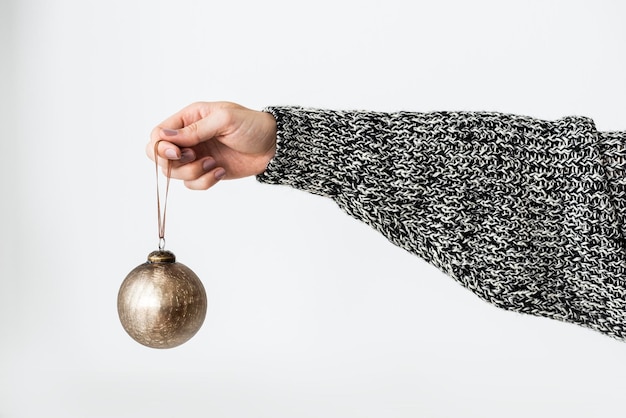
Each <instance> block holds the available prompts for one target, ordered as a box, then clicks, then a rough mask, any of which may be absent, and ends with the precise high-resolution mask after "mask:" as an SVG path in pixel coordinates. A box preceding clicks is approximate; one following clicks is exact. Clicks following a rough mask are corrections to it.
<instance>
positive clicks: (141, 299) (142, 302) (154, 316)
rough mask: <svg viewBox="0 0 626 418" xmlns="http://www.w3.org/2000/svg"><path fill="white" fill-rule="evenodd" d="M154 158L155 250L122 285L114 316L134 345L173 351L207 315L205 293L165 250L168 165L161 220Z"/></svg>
mask: <svg viewBox="0 0 626 418" xmlns="http://www.w3.org/2000/svg"><path fill="white" fill-rule="evenodd" d="M158 144H159V143H158V142H157V143H156V144H155V146H154V156H155V161H156V162H157V164H156V172H157V211H158V227H159V249H158V251H153V252H151V253H150V254H149V255H148V260H147V262H145V263H144V264H141V265H139V266H137V267H136V268H134V269H133V270H132V271H131V272H130V273H128V276H126V278H125V279H124V281H123V282H122V285H121V286H120V290H119V293H118V296H117V312H118V315H119V318H120V321H121V323H122V326H123V327H124V329H125V330H126V332H127V333H128V335H130V336H131V337H132V338H133V339H134V340H135V341H137V342H138V343H140V344H143V345H145V346H148V347H152V348H173V347H176V346H178V345H181V344H183V343H185V342H186V341H188V340H189V339H190V338H191V337H193V336H194V335H195V334H196V332H198V330H199V329H200V327H201V326H202V323H203V322H204V318H205V316H206V311H207V298H206V292H205V290H204V286H203V285H202V282H201V281H200V279H199V278H198V276H196V274H195V273H194V272H193V271H192V270H191V269H190V268H189V267H187V266H185V265H184V264H181V263H178V262H177V261H176V256H175V255H174V254H173V253H172V252H170V251H166V250H165V248H164V247H165V213H166V209H167V195H168V192H169V181H170V173H171V164H170V163H169V161H168V170H167V185H166V189H165V200H164V205H163V216H161V199H160V196H159V168H158V155H157V146H158Z"/></svg>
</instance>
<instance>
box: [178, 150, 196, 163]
mask: <svg viewBox="0 0 626 418" xmlns="http://www.w3.org/2000/svg"><path fill="white" fill-rule="evenodd" d="M194 158H195V154H194V152H193V151H192V150H190V149H184V150H182V151H181V153H180V160H178V162H180V163H188V162H190V161H193V159H194Z"/></svg>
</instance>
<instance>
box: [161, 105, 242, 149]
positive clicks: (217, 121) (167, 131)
mask: <svg viewBox="0 0 626 418" xmlns="http://www.w3.org/2000/svg"><path fill="white" fill-rule="evenodd" d="M231 114H232V113H231V112H229V111H228V110H225V109H214V110H213V111H212V112H210V113H209V114H208V115H207V116H206V117H204V118H202V119H200V120H197V121H195V122H192V123H190V124H188V125H185V126H184V127H180V128H171V127H169V126H167V125H162V126H161V127H160V130H159V132H158V134H159V138H160V139H162V140H164V141H167V142H169V143H171V144H175V145H177V146H179V147H193V146H195V145H198V144H200V143H201V142H204V141H207V140H210V139H212V138H214V137H216V136H218V135H219V134H220V133H221V132H223V131H224V130H225V129H226V128H227V127H228V126H229V125H230V123H231V122H232V117H231Z"/></svg>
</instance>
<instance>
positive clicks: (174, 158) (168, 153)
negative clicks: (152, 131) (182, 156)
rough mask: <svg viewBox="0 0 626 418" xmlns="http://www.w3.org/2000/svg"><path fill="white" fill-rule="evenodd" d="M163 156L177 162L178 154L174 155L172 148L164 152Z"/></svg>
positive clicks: (174, 151)
mask: <svg viewBox="0 0 626 418" xmlns="http://www.w3.org/2000/svg"><path fill="white" fill-rule="evenodd" d="M165 156H166V157H167V158H169V159H170V160H178V154H177V153H176V150H173V149H172V148H168V149H166V150H165Z"/></svg>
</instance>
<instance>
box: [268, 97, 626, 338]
mask: <svg viewBox="0 0 626 418" xmlns="http://www.w3.org/2000/svg"><path fill="white" fill-rule="evenodd" d="M266 110H267V111H268V112H271V113H272V114H273V115H274V117H275V118H276V121H277V128H278V130H277V151H276V155H275V157H274V158H273V159H272V161H270V163H269V165H268V167H267V169H266V171H265V172H264V173H262V174H260V175H259V176H258V177H257V178H258V180H259V181H261V182H264V183H271V184H284V185H289V186H291V187H295V188H297V189H301V190H305V191H308V192H311V193H314V194H318V195H322V196H327V197H329V198H331V199H333V200H334V201H335V202H336V203H337V204H338V205H339V207H341V208H342V209H343V210H344V211H346V212H347V213H348V214H350V215H351V216H353V217H355V218H357V219H359V220H361V221H363V222H365V223H367V224H369V225H371V226H372V227H373V228H375V229H376V230H378V231H379V232H381V233H382V234H383V235H385V236H386V237H387V238H388V239H389V240H390V241H391V242H393V243H394V244H396V245H398V246H400V247H401V248H404V249H405V250H407V251H409V252H411V253H413V254H415V255H417V256H419V257H421V258H423V259H424V260H426V261H427V262H429V263H431V264H433V265H435V266H437V267H438V268H439V269H440V270H442V271H443V272H445V273H446V274H448V275H449V276H451V277H453V278H454V279H455V280H457V281H458V282H459V283H461V284H462V285H463V286H465V287H466V288H468V289H469V290H471V291H472V292H473V293H475V294H476V295H478V296H479V297H480V298H482V299H484V300H487V301H488V302H490V303H492V304H494V305H496V306H499V307H501V308H504V309H508V310H513V311H516V312H521V313H527V314H532V315H537V316H543V317H548V318H553V319H558V320H562V321H567V322H571V323H576V324H579V325H582V326H585V327H589V328H592V329H595V330H598V331H600V332H603V333H605V334H608V335H611V336H613V337H616V338H620V339H624V338H626V283H625V281H626V274H625V273H626V262H625V260H626V258H625V257H624V256H625V253H624V252H625V245H624V237H623V231H622V229H623V228H622V224H621V222H622V217H623V214H624V213H625V212H626V211H625V210H624V203H623V202H624V200H625V199H626V193H625V191H626V189H625V188H624V185H623V184H621V185H620V184H619V182H618V181H616V180H617V179H618V178H619V179H621V178H624V176H621V174H624V172H623V170H622V172H621V173H620V172H619V171H620V169H621V168H622V167H623V166H625V162H624V161H626V158H625V157H626V152H624V151H623V149H624V145H623V144H624V143H626V134H624V133H599V132H597V131H596V129H595V126H594V124H593V121H591V120H590V119H587V118H582V117H567V118H564V119H560V120H557V121H544V120H538V119H533V118H529V117H522V116H515V115H506V114H500V113H469V112H436V113H411V112H398V113H377V112H360V111H350V112H347V111H328V110H318V109H305V108H299V107H272V108H268V109H266ZM616 173H617V174H616ZM620 176H621V177H620Z"/></svg>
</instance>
